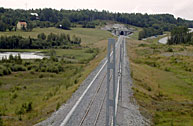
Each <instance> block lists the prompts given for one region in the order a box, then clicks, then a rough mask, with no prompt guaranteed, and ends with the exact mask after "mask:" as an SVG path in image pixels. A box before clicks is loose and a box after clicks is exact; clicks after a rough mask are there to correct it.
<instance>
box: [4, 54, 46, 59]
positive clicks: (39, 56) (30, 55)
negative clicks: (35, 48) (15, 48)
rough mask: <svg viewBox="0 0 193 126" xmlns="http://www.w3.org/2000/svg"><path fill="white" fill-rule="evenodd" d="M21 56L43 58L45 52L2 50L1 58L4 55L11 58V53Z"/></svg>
mask: <svg viewBox="0 0 193 126" xmlns="http://www.w3.org/2000/svg"><path fill="white" fill-rule="evenodd" d="M19 54H20V56H21V59H43V58H44V57H47V56H45V55H44V54H43V53H39V52H0V60H1V59H2V58H3V57H4V58H5V57H6V58H9V55H13V56H17V55H19Z"/></svg>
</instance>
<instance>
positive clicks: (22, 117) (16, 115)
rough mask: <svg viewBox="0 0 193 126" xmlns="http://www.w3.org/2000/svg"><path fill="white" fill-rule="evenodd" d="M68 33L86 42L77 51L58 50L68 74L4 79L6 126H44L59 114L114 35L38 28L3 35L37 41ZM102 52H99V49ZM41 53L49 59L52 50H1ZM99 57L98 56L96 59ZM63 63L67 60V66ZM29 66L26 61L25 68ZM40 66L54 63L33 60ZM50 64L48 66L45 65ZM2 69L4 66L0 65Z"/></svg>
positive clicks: (1, 94)
mask: <svg viewBox="0 0 193 126" xmlns="http://www.w3.org/2000/svg"><path fill="white" fill-rule="evenodd" d="M42 32H44V33H46V34H49V33H51V32H53V33H58V34H59V33H62V32H64V33H67V34H70V35H73V34H75V35H76V36H80V37H81V38H82V47H81V48H77V49H55V51H56V57H57V58H58V59H59V62H56V63H55V62H54V64H62V66H63V67H64V68H65V69H64V72H59V73H50V72H39V71H34V70H27V71H23V72H12V74H11V75H6V76H1V77H0V101H1V102H0V115H2V119H3V124H4V125H6V126H16V125H20V126H30V125H33V124H35V123H37V122H40V121H42V120H44V119H46V118H47V117H49V116H50V115H51V113H52V112H54V111H56V110H57V109H58V108H59V107H60V105H61V104H63V103H65V102H66V101H67V100H68V99H69V98H70V97H71V95H72V94H73V93H74V92H75V91H76V90H77V89H78V87H79V86H80V84H81V83H82V81H83V80H84V79H85V78H86V77H87V76H88V75H89V73H90V72H91V71H92V70H93V69H94V68H95V67H96V66H97V65H98V64H99V62H100V61H101V60H102V59H103V58H104V57H105V55H106V47H107V39H108V38H109V37H112V35H111V33H109V32H106V31H101V30H99V29H83V28H75V29H72V30H69V31H68V30H60V29H56V28H45V29H40V28H36V29H34V30H33V31H32V32H21V31H17V32H5V33H2V32H1V33H0V35H22V36H24V37H28V36H31V37H36V36H37V34H39V33H42ZM96 48H98V49H96ZM0 51H28V52H33V51H40V52H44V53H46V54H48V55H49V52H50V50H46V49H45V50H33V49H29V50H21V49H16V50H0ZM96 54H97V56H96ZM61 59H64V60H65V61H70V62H65V63H63V62H62V61H61ZM25 62H29V61H27V60H23V63H22V64H25ZM30 62H32V64H37V65H38V66H42V65H49V64H50V61H49V62H47V61H42V60H37V61H36V60H30ZM45 62H47V63H45ZM0 65H2V64H0ZM26 67H27V66H26Z"/></svg>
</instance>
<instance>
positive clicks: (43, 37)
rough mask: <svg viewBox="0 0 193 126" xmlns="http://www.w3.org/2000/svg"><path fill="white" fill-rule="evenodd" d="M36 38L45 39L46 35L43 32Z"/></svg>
mask: <svg viewBox="0 0 193 126" xmlns="http://www.w3.org/2000/svg"><path fill="white" fill-rule="evenodd" d="M38 38H39V39H42V40H46V35H45V34H44V33H41V34H38Z"/></svg>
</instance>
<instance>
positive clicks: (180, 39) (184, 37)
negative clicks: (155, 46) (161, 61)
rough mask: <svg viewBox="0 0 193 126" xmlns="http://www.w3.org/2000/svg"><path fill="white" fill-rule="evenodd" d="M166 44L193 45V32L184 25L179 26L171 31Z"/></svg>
mask: <svg viewBox="0 0 193 126" xmlns="http://www.w3.org/2000/svg"><path fill="white" fill-rule="evenodd" d="M168 44H170V45H171V44H192V45H193V33H190V32H189V29H188V28H187V27H184V26H179V27H176V28H174V29H173V30H172V31H171V36H170V38H169V39H168Z"/></svg>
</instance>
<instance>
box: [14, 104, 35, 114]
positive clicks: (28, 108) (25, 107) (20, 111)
mask: <svg viewBox="0 0 193 126" xmlns="http://www.w3.org/2000/svg"><path fill="white" fill-rule="evenodd" d="M31 110H32V102H27V103H23V104H22V105H21V107H20V108H16V110H15V114H17V115H21V114H25V113H28V112H30V111H31Z"/></svg>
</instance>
